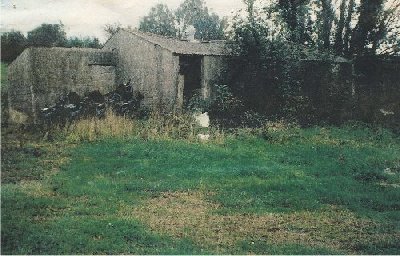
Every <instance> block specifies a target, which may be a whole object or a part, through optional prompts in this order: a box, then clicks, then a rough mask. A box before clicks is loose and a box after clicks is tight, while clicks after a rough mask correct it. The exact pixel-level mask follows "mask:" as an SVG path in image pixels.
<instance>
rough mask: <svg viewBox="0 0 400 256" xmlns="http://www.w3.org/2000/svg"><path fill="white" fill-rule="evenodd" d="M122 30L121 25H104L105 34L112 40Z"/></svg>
mask: <svg viewBox="0 0 400 256" xmlns="http://www.w3.org/2000/svg"><path fill="white" fill-rule="evenodd" d="M121 28H122V26H121V24H120V23H113V24H106V25H104V32H105V33H106V35H107V37H108V38H110V37H111V36H113V35H114V34H115V33H117V32H118V31H119V30H120V29H121Z"/></svg>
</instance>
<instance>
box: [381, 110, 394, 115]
mask: <svg viewBox="0 0 400 256" xmlns="http://www.w3.org/2000/svg"><path fill="white" fill-rule="evenodd" d="M379 111H380V112H381V113H382V114H383V115H384V116H387V115H394V112H393V111H387V110H384V109H383V108H381V109H379Z"/></svg>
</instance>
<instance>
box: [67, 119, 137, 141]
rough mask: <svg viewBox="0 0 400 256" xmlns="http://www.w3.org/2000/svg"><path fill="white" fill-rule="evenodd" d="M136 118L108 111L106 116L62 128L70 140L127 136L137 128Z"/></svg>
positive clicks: (82, 120) (93, 139) (84, 120)
mask: <svg viewBox="0 0 400 256" xmlns="http://www.w3.org/2000/svg"><path fill="white" fill-rule="evenodd" d="M136 126H137V123H136V121H135V120H131V119H128V118H125V117H123V116H117V115H116V114H114V113H113V112H112V111H107V113H106V115H105V118H102V119H99V118H97V117H93V118H88V119H81V120H78V121H75V122H72V123H71V124H70V125H67V126H66V127H65V128H63V129H62V134H63V135H65V136H66V139H67V141H69V142H80V141H95V140H99V139H105V138H127V137H129V136H131V135H132V134H133V133H134V131H135V130H136Z"/></svg>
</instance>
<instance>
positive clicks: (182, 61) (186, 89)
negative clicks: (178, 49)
mask: <svg viewBox="0 0 400 256" xmlns="http://www.w3.org/2000/svg"><path fill="white" fill-rule="evenodd" d="M179 65H180V74H181V75H183V76H184V85H183V101H184V104H185V105H186V104H187V102H188V100H190V99H191V98H192V97H193V95H194V94H196V93H200V89H201V56H181V57H180V58H179Z"/></svg>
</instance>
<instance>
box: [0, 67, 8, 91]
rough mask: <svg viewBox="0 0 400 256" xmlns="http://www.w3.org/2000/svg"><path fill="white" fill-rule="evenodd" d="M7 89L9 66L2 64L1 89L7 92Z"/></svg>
mask: <svg viewBox="0 0 400 256" xmlns="http://www.w3.org/2000/svg"><path fill="white" fill-rule="evenodd" d="M7 87H8V79H7V64H6V63H3V62H1V88H2V90H6V89H7Z"/></svg>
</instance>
